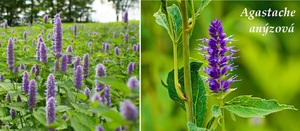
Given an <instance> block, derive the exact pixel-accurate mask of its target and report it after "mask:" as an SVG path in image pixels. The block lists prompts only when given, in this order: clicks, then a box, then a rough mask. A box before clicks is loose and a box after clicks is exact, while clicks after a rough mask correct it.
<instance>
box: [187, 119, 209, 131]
mask: <svg viewBox="0 0 300 131" xmlns="http://www.w3.org/2000/svg"><path fill="white" fill-rule="evenodd" d="M187 126H188V128H189V130H190V131H207V129H206V128H200V127H197V126H196V125H194V123H192V122H190V121H189V122H188V123H187Z"/></svg>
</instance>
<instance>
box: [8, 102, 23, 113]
mask: <svg viewBox="0 0 300 131" xmlns="http://www.w3.org/2000/svg"><path fill="white" fill-rule="evenodd" d="M7 107H8V108H10V109H14V110H16V111H24V110H27V109H28V105H27V103H26V102H14V103H10V104H9V105H7Z"/></svg>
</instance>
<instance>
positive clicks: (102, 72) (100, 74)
mask: <svg viewBox="0 0 300 131" xmlns="http://www.w3.org/2000/svg"><path fill="white" fill-rule="evenodd" d="M103 76H106V69H105V66H104V65H103V64H98V65H97V67H96V76H95V77H96V78H99V77H103ZM95 83H96V91H97V92H99V91H102V90H103V89H104V88H105V85H104V84H102V83H100V82H98V81H95Z"/></svg>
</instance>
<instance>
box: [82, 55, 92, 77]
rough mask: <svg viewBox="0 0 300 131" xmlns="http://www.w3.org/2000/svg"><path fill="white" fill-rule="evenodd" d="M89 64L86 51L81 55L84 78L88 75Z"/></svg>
mask: <svg viewBox="0 0 300 131" xmlns="http://www.w3.org/2000/svg"><path fill="white" fill-rule="evenodd" d="M89 66H90V60H89V54H87V53H86V54H84V56H83V74H84V78H88V76H89Z"/></svg>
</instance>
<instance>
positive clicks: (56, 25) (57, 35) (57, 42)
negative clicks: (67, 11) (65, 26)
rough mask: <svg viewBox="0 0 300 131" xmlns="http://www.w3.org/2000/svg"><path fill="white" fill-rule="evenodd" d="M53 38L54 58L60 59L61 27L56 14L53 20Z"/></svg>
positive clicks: (58, 16)
mask: <svg viewBox="0 0 300 131" xmlns="http://www.w3.org/2000/svg"><path fill="white" fill-rule="evenodd" d="M53 37H54V41H55V56H56V58H59V57H61V51H62V44H63V43H62V39H63V38H62V26H61V20H60V15H59V14H56V15H55V18H54V28H53Z"/></svg>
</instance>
